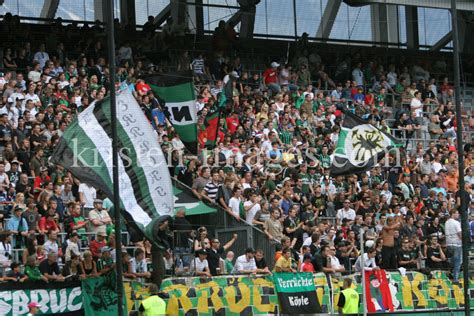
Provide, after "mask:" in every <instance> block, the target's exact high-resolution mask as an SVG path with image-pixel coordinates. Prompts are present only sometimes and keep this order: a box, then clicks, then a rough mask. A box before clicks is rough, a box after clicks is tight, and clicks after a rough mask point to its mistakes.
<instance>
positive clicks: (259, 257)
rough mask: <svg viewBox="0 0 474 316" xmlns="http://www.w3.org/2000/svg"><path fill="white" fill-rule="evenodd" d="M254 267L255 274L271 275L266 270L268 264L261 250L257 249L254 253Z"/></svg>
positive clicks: (267, 269)
mask: <svg viewBox="0 0 474 316" xmlns="http://www.w3.org/2000/svg"><path fill="white" fill-rule="evenodd" d="M255 265H256V266H257V273H261V274H269V273H271V272H270V269H269V268H268V264H267V262H266V261H265V258H264V253H263V250H261V249H257V251H255Z"/></svg>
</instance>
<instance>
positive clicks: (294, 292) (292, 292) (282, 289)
mask: <svg viewBox="0 0 474 316" xmlns="http://www.w3.org/2000/svg"><path fill="white" fill-rule="evenodd" d="M273 282H274V283H275V290H276V293H277V294H278V300H279V301H280V306H281V312H282V313H289V314H310V313H321V306H320V305H319V301H318V298H317V296H316V287H315V285H314V279H313V274H312V273H310V272H301V273H287V272H284V273H275V274H273Z"/></svg>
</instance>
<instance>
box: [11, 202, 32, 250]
mask: <svg viewBox="0 0 474 316" xmlns="http://www.w3.org/2000/svg"><path fill="white" fill-rule="evenodd" d="M22 212H23V210H22V209H21V207H18V206H17V207H15V209H14V210H13V216H12V217H10V219H9V220H8V222H7V225H6V227H5V228H6V230H8V231H10V232H11V234H12V247H13V248H14V249H21V248H22V246H23V241H24V239H25V238H26V237H27V236H28V223H27V222H26V220H25V219H24V218H23V217H22V216H21V213H22Z"/></svg>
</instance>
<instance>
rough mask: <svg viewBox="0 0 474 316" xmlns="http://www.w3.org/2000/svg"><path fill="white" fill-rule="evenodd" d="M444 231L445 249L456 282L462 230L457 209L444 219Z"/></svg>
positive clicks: (460, 262)
mask: <svg viewBox="0 0 474 316" xmlns="http://www.w3.org/2000/svg"><path fill="white" fill-rule="evenodd" d="M444 232H445V233H446V246H447V250H448V252H449V253H450V254H451V264H452V268H453V282H455V283H457V282H459V271H460V270H461V264H462V230H461V223H460V222H459V211H458V210H457V209H453V210H451V217H450V218H449V219H448V220H447V221H446V224H445V226H444Z"/></svg>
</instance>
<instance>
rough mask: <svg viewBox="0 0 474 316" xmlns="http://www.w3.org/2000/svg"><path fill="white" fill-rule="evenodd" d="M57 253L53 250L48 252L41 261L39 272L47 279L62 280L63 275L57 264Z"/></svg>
mask: <svg viewBox="0 0 474 316" xmlns="http://www.w3.org/2000/svg"><path fill="white" fill-rule="evenodd" d="M57 261H58V254H57V253H55V252H50V253H48V257H47V258H46V259H44V260H43V261H41V263H40V266H39V269H40V272H41V274H42V275H43V276H44V277H46V278H47V279H48V281H53V282H54V281H57V282H63V281H64V277H63V276H62V274H61V270H60V269H59V265H58V262H57Z"/></svg>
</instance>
